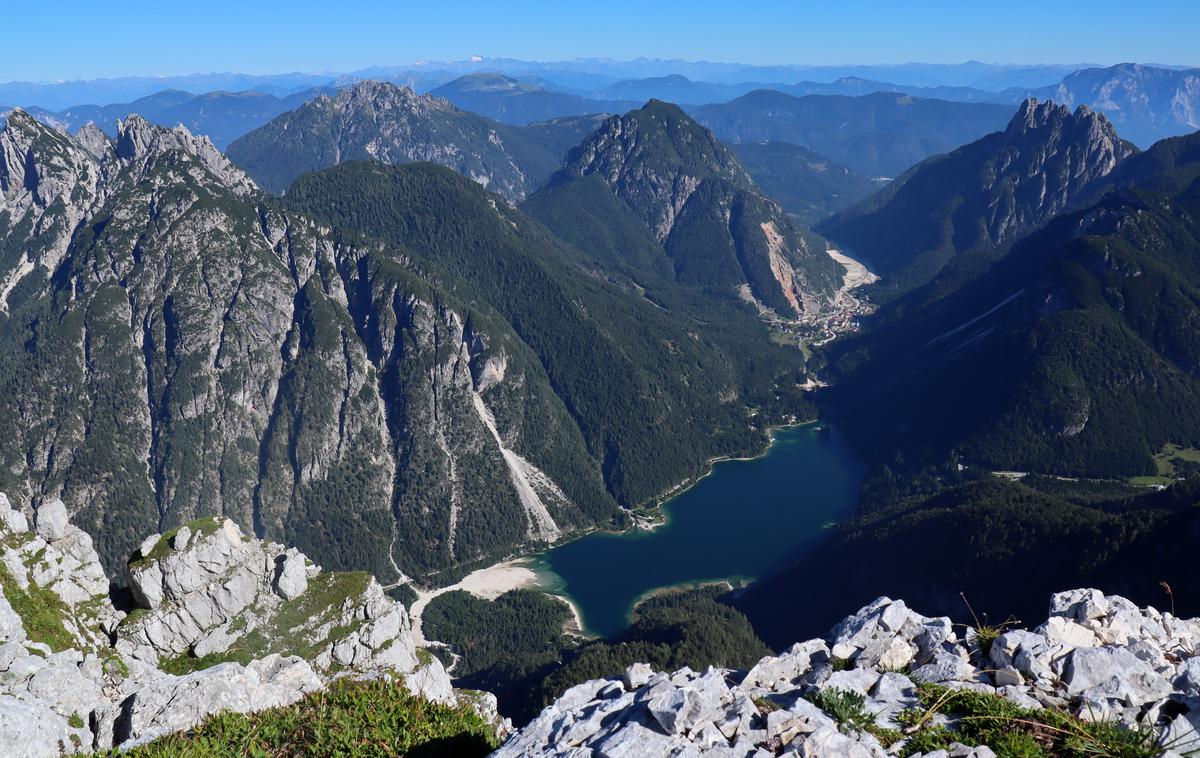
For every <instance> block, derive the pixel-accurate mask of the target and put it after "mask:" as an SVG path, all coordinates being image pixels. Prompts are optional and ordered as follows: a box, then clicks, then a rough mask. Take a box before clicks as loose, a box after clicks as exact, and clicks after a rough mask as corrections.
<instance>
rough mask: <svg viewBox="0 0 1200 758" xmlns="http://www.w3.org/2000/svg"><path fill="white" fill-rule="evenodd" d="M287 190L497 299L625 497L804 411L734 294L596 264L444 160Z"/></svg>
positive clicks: (751, 445)
mask: <svg viewBox="0 0 1200 758" xmlns="http://www.w3.org/2000/svg"><path fill="white" fill-rule="evenodd" d="M285 200H286V202H287V203H288V205H289V206H290V207H292V208H294V209H296V210H302V211H304V212H307V213H311V214H314V215H316V216H318V217H320V218H322V219H324V220H326V221H328V222H329V223H333V224H337V225H339V226H342V227H345V228H348V229H353V230H355V231H358V232H362V233H365V234H369V235H371V236H374V237H378V238H380V239H383V240H385V241H388V242H390V243H394V244H398V245H403V246H405V247H406V248H407V249H409V250H411V251H413V255H414V256H415V257H417V258H418V259H419V260H422V261H426V262H428V264H429V265H435V266H437V267H439V268H442V269H445V270H449V271H451V272H453V273H454V274H455V275H456V276H458V277H460V278H461V280H462V281H463V282H464V284H463V286H462V287H460V289H459V290H458V295H459V296H460V297H462V298H463V299H465V300H467V301H468V302H481V303H488V304H489V305H490V306H491V307H494V308H495V309H496V310H497V312H498V313H499V314H501V316H502V317H503V318H504V319H505V320H506V321H507V323H509V324H511V326H512V328H513V330H514V331H515V332H516V334H517V335H519V337H520V339H521V340H522V341H523V342H524V343H525V344H526V345H528V346H529V349H530V350H532V352H533V353H534V354H535V355H537V357H538V359H539V361H540V363H541V365H542V366H543V367H544V368H545V371H546V372H547V376H548V377H549V380H550V387H549V388H548V389H549V390H552V391H553V393H555V394H556V395H557V397H559V398H561V399H562V403H563V404H564V406H565V407H566V408H567V410H568V412H569V413H570V414H571V417H572V419H573V420H574V422H575V423H576V424H577V425H578V428H579V431H580V433H581V434H582V436H583V439H584V440H585V442H586V445H587V449H588V451H589V453H590V455H591V457H592V458H593V459H594V462H593V463H592V467H593V468H594V469H595V470H597V471H600V472H602V475H603V478H604V482H605V485H606V486H607V489H608V491H609V492H610V493H611V494H612V496H613V497H615V498H616V499H617V501H618V502H620V503H621V504H623V505H630V506H632V505H639V504H642V503H645V502H647V501H651V500H653V499H655V498H657V497H658V496H660V495H661V494H662V493H664V492H665V491H666V490H668V489H670V488H672V487H673V486H674V485H676V484H677V483H678V482H679V481H681V480H683V479H686V478H688V477H691V476H694V475H695V474H696V473H697V472H698V471H700V470H702V469H703V467H704V466H705V465H706V462H707V461H708V460H709V459H710V458H711V457H714V456H717V455H729V454H733V453H735V452H736V451H746V450H753V449H756V448H758V447H759V446H761V445H762V444H765V441H766V436H765V426H766V425H767V424H770V423H777V422H778V421H779V420H780V419H781V418H782V417H783V416H784V415H786V414H790V413H796V412H803V410H802V409H803V408H804V407H805V404H804V402H803V400H802V399H800V397H799V396H800V394H801V393H800V392H799V390H798V389H797V387H796V384H797V382H800V381H802V377H803V359H802V357H801V355H800V354H799V353H798V352H797V351H795V350H789V349H785V348H781V347H779V346H776V345H773V344H771V343H770V341H769V339H768V335H767V330H766V328H765V327H764V326H763V325H762V324H761V323H760V322H759V321H758V319H757V317H756V314H755V312H754V311H753V310H752V309H750V308H749V307H747V306H746V305H745V304H743V303H740V302H738V301H736V300H734V301H730V302H726V303H721V302H714V301H712V300H711V299H708V298H704V297H703V296H701V295H698V294H697V293H694V292H692V291H690V290H688V289H686V288H682V287H679V286H677V285H674V284H673V283H670V282H661V283H651V282H647V284H646V286H645V287H638V286H635V285H634V284H633V283H632V282H631V281H630V280H628V279H626V278H624V277H620V276H616V275H612V274H608V273H605V272H604V271H602V270H599V269H597V268H596V266H595V264H594V263H593V262H592V261H591V260H590V259H589V257H588V256H587V255H586V254H584V253H582V252H581V251H579V250H577V249H574V248H572V247H569V246H568V245H566V244H564V243H563V242H561V241H559V240H558V239H556V238H555V237H554V236H552V235H551V234H550V233H549V232H547V230H546V229H545V228H544V227H542V226H541V225H540V224H537V223H536V222H534V221H533V220H531V219H530V218H528V217H527V216H525V214H523V213H521V212H520V211H517V210H515V209H513V208H511V207H509V206H506V205H505V204H504V203H503V202H498V201H497V199H496V198H495V197H494V196H492V195H489V194H488V193H487V192H485V191H484V190H483V189H482V188H480V187H478V186H476V185H474V184H473V183H472V182H470V181H468V180H466V179H464V178H463V177H460V176H457V175H455V174H454V173H453V172H451V171H449V170H446V169H443V168H440V167H435V166H431V165H428V164H414V165H409V166H384V165H382V164H379V163H367V162H350V163H346V164H343V165H341V166H338V167H336V168H332V169H328V170H326V171H322V172H317V173H313V174H308V175H305V176H303V177H301V178H300V179H299V180H297V182H296V183H295V184H294V185H293V186H292V188H291V189H290V190H289V191H288V193H287V195H286V198H285ZM751 407H753V408H754V409H755V410H754V411H753V412H751V410H750V409H751ZM530 421H531V422H532V421H533V420H532V419H531V420H530ZM537 430H538V426H537V425H536V424H535V423H530V424H529V426H528V427H527V431H528V433H529V434H537Z"/></svg>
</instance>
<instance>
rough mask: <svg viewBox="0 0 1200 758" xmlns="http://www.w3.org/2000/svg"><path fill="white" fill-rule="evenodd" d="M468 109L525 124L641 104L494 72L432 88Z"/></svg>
mask: <svg viewBox="0 0 1200 758" xmlns="http://www.w3.org/2000/svg"><path fill="white" fill-rule="evenodd" d="M429 94H430V95H432V96H434V97H440V98H442V99H444V100H448V101H450V102H451V103H454V105H456V106H458V107H459V108H462V109H463V110H465V111H471V112H472V113H478V114H479V115H481V116H486V117H487V118H490V119H493V120H495V121H499V122H501V123H504V124H517V125H525V124H531V123H533V122H536V121H548V120H551V119H556V118H562V117H565V116H584V115H589V114H595V113H608V114H612V113H624V112H625V111H627V110H629V109H630V108H634V107H636V106H638V105H640V104H641V103H640V102H637V103H634V102H631V101H628V100H595V99H590V98H586V97H582V96H580V95H572V94H568V93H566V92H557V91H554V90H551V89H547V88H545V87H543V86H541V85H537V84H532V83H529V82H523V81H519V80H517V79H514V78H512V77H510V76H504V75H503V74H494V73H479V74H468V75H466V76H463V77H461V78H458V79H455V80H454V81H452V82H447V83H446V84H443V85H442V86H440V87H437V88H435V89H433V90H431V91H430V92H429Z"/></svg>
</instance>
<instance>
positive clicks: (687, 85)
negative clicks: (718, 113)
mask: <svg viewBox="0 0 1200 758" xmlns="http://www.w3.org/2000/svg"><path fill="white" fill-rule="evenodd" d="M764 86H765V85H763V84H761V83H756V84H751V83H735V84H716V83H714V82H696V81H692V80H691V79H688V78H687V77H686V76H683V75H682V74H669V75H667V76H656V77H651V78H649V79H626V80H624V81H620V82H617V83H616V84H612V85H610V86H608V87H605V88H604V89H602V90H600V91H599V92H597V93H596V96H597V97H603V98H608V99H612V100H636V101H638V102H643V103H644V102H646V101H647V100H665V101H667V102H669V103H680V104H684V105H701V104H704V103H723V102H726V101H728V100H732V99H733V98H735V97H738V96H740V95H744V94H746V93H747V92H750V91H751V90H755V89H761V88H763V87H764Z"/></svg>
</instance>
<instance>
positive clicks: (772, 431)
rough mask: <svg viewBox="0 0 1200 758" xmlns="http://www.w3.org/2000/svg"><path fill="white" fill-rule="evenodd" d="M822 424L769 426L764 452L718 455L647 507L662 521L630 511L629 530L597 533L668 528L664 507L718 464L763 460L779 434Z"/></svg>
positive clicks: (805, 422)
mask: <svg viewBox="0 0 1200 758" xmlns="http://www.w3.org/2000/svg"><path fill="white" fill-rule="evenodd" d="M820 422H821V420H820V419H819V418H814V419H809V420H808V421H797V422H795V423H791V424H776V425H775V426H768V427H767V430H766V431H767V444H766V445H764V446H763V448H762V450H760V451H758V452H757V453H754V454H753V455H742V456H735V455H717V456H714V457H712V458H709V459H708V461H707V462H706V463H705V464H704V471H703V472H702V473H700V474H697V475H696V476H691V477H688V478H686V479H684V480H683V481H682V482H680V483H679V484H676V485H675V486H674V487H672V488H671V489H669V490H667V491H666V493H665V494H662V495H659V496H658V498H657V499H656V501H655V503H654V505H652V506H646V507H645V510H653V511H655V512H657V513H658V514H659V515H660V516H661V520H659V521H655V522H652V523H651V524H650V525H649V526H641V525H640V524H639V523H637V515H636V512H634V511H630V515H631V516H632V517H633V518H634V520H635V523H634V525H633V526H631V527H630V528H629V529H624V530H621V531H616V530H597V531H598V532H601V533H604V534H624V533H626V532H629V531H632V530H634V529H641V530H643V531H647V532H650V531H654V530H655V529H658V528H660V527H663V526H666V525H667V524H668V523H669V521H670V519H669V518H668V517H667V514H666V513H665V512H664V511H663V507H664V506H666V504H667V503H668V502H670V501H671V500H674V499H675V498H677V497H679V496H680V495H683V494H685V493H686V492H687V491H688V490H690V489H692V488H693V487H695V486H696V485H698V484H700V482H702V481H704V480H705V479H707V478H708V477H709V476H711V475H712V472H713V470H714V469H715V468H716V465H717V464H718V463H732V462H738V461H756V460H758V459H760V458H763V457H765V456H767V455H769V454H770V452H771V447H772V446H774V444H775V435H776V434H777V433H778V432H781V431H788V430H791V429H799V428H801V427H805V426H811V425H813V424H819V423H820ZM595 533H597V532H589V534H595ZM580 536H581V537H582V536H586V535H580ZM570 541H571V540H567V541H566V542H570ZM566 542H564V543H562V544H566ZM555 547H558V546H557V545H556V546H555Z"/></svg>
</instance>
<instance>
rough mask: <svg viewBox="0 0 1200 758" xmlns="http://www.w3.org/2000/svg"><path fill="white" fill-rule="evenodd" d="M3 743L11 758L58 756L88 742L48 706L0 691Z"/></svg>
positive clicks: (0, 720)
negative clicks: (0, 692)
mask: <svg viewBox="0 0 1200 758" xmlns="http://www.w3.org/2000/svg"><path fill="white" fill-rule="evenodd" d="M0 745H3V746H4V750H5V755H7V756H11V758H58V756H60V755H66V754H69V753H73V752H75V751H76V750H77V749H79V748H81V747H84V746H85V745H86V743H85V742H84V741H83V739H82V738H81V736H80V733H79V730H76V729H72V728H71V727H70V725H69V724H67V720H66V719H65V718H63V717H62V716H60V715H58V714H57V713H55V712H54V711H52V710H50V709H49V708H47V707H45V706H43V705H41V704H39V703H32V702H28V701H25V700H18V699H17V698H14V697H11V696H9V695H4V694H0Z"/></svg>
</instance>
